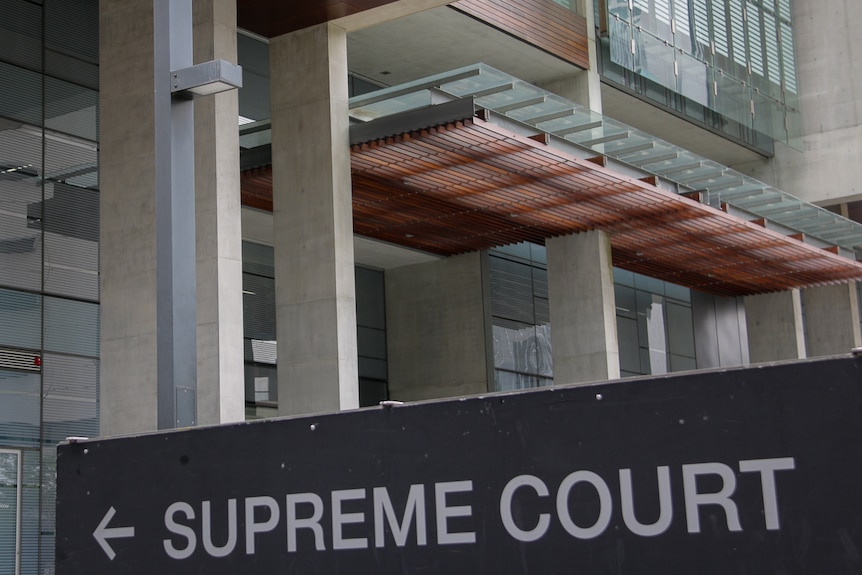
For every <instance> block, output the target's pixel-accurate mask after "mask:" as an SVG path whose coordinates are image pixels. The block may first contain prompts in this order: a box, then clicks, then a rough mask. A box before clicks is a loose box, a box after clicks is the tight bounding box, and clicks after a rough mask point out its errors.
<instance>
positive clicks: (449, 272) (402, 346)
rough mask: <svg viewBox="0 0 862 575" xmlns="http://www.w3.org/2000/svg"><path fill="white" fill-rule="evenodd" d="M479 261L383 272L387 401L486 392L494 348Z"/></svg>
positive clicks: (472, 257) (457, 259) (470, 258)
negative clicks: (387, 374)
mask: <svg viewBox="0 0 862 575" xmlns="http://www.w3.org/2000/svg"><path fill="white" fill-rule="evenodd" d="M481 259H482V256H481V254H480V253H479V252H472V253H468V254H463V255H459V256H453V257H450V258H447V259H445V260H440V261H436V262H430V263H424V264H416V265H411V266H403V267H400V268H395V269H391V270H387V271H386V340H387V347H388V350H387V357H388V358H389V359H388V366H389V395H390V397H391V398H392V399H395V400H399V401H416V400H422V399H438V398H444V397H458V396H462V395H469V394H475V393H486V392H487V391H488V388H489V381H490V379H491V377H492V376H491V372H492V371H493V362H492V363H491V364H490V365H489V360H490V359H491V358H492V353H490V352H489V350H492V349H493V344H492V343H491V342H490V334H489V333H488V332H487V331H486V326H489V325H490V313H489V310H488V309H486V307H485V304H486V302H488V301H489V299H488V298H486V297H485V295H484V290H485V288H486V286H487V282H485V281H483V271H482V265H481Z"/></svg>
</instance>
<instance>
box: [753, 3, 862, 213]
mask: <svg viewBox="0 0 862 575" xmlns="http://www.w3.org/2000/svg"><path fill="white" fill-rule="evenodd" d="M793 9H794V17H793V25H794V39H795V44H796V46H795V47H796V59H797V69H798V80H799V86H800V93H801V107H802V115H803V125H804V134H805V135H804V138H803V140H802V145H803V148H804V149H803V150H802V151H797V150H795V149H793V148H791V147H789V146H787V145H784V144H780V143H776V150H775V152H776V153H775V159H774V160H764V161H759V162H754V163H750V164H743V165H740V166H738V168H739V169H740V170H741V171H744V172H747V173H750V174H751V175H753V176H754V177H756V178H759V179H762V180H764V181H766V182H768V183H771V184H773V185H775V186H777V187H778V188H780V189H782V190H784V191H786V192H789V193H791V194H793V195H795V196H797V197H799V198H802V199H804V200H806V201H808V202H812V203H818V204H823V205H829V204H835V203H838V202H839V201H841V202H844V201H855V200H858V199H862V181H860V180H862V179H860V177H859V166H858V162H859V155H860V151H862V126H860V123H862V122H860V120H862V59H860V58H859V54H862V34H859V29H860V28H862V2H854V1H849V0H846V1H845V0H827V1H824V2H814V1H811V0H809V1H796V2H794V3H793Z"/></svg>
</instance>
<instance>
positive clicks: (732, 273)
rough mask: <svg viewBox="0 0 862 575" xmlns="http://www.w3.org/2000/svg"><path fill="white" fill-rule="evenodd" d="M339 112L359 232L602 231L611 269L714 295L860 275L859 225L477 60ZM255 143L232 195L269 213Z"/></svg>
mask: <svg viewBox="0 0 862 575" xmlns="http://www.w3.org/2000/svg"><path fill="white" fill-rule="evenodd" d="M350 114H351V120H352V121H353V122H354V123H353V124H352V125H351V127H350V142H351V173H352V191H353V222H354V232H355V233H356V234H358V235H361V236H366V237H369V238H374V239H378V240H381V241H385V242H389V243H392V244H397V245H401V246H405V247H408V248H412V249H417V250H422V251H425V252H430V253H434V254H439V255H443V256H447V255H454V254H459V253H464V252H468V251H475V250H481V249H488V248H493V247H498V246H503V245H508V244H513V243H518V242H523V241H530V242H535V243H539V244H542V243H544V241H545V240H546V239H547V238H550V237H555V236H561V235H567V234H573V233H578V232H582V231H587V230H594V229H600V230H604V231H606V232H607V233H608V234H609V236H610V240H611V245H612V248H613V263H614V265H615V266H618V267H620V268H622V269H626V270H630V271H634V272H638V273H642V274H645V275H648V276H652V277H655V278H659V279H662V280H666V281H669V282H672V283H675V284H678V285H683V286H687V287H690V288H694V289H698V290H701V291H704V292H708V293H713V294H719V295H749V294H757V293H765V292H772V291H781V290H786V289H791V288H803V287H810V286H816V285H825V284H834V283H843V282H847V281H851V280H862V264H860V263H859V262H858V261H856V260H857V258H858V257H860V254H862V226H860V225H859V224H858V223H855V222H852V221H850V220H847V219H846V218H842V217H840V216H838V215H836V214H833V213H831V212H828V211H826V210H823V209H822V208H818V207H817V206H813V205H811V204H807V203H805V202H802V201H801V200H799V199H797V198H794V197H793V196H791V195H789V194H786V193H785V192H783V191H781V190H778V189H775V188H773V187H771V186H768V185H766V184H764V183H762V182H759V181H757V180H755V179H753V178H750V177H748V176H746V175H744V174H740V173H738V172H736V171H734V170H732V169H731V168H728V167H726V166H722V165H720V164H717V163H716V162H714V161H711V160H709V159H707V158H703V157H700V156H697V155H695V154H693V153H691V152H689V151H687V150H684V149H682V148H679V147H677V146H674V145H672V144H669V143H667V142H664V141H662V140H660V139H658V138H655V137H654V136H651V135H649V134H645V133H643V132H640V131H638V130H636V129H634V128H632V127H630V126H626V125H625V124H622V123H620V122H617V121H615V120H612V119H610V118H607V117H603V116H602V115H600V114H597V113H595V112H592V111H590V110H587V109H584V108H582V107H580V106H577V105H576V104H574V103H572V102H569V101H568V100H565V99H563V98H560V97H559V96H556V95H554V94H551V93H549V92H546V91H544V90H542V89H540V88H537V87H536V86H532V85H530V84H527V83H525V82H523V81H521V80H518V79H517V78H513V77H511V76H509V75H506V74H504V73H502V72H500V71H499V70H495V69H493V68H490V67H488V66H485V65H483V64H476V65H474V66H468V67H465V68H460V69H458V70H453V71H450V72H445V73H442V74H438V75H436V76H432V77H429V78H423V79H420V80H416V81H415V82H411V83H408V84H404V85H401V86H393V87H391V88H385V89H382V90H380V91H377V92H373V93H370V94H365V95H362V96H357V97H354V98H351V102H350ZM261 129H267V128H266V127H255V128H254V130H256V131H259V130H261ZM264 147H265V146H260V147H259V148H249V149H246V150H245V151H244V158H247V159H248V161H247V162H246V167H247V168H248V169H246V170H244V171H243V174H242V198H243V203H244V204H245V205H247V206H252V207H257V208H261V209H269V210H271V209H272V169H271V167H270V166H268V165H266V164H267V163H268V162H269V161H270V160H269V151H268V150H265V149H261V148H264ZM260 152H263V153H260Z"/></svg>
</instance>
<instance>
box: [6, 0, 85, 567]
mask: <svg viewBox="0 0 862 575" xmlns="http://www.w3.org/2000/svg"><path fill="white" fill-rule="evenodd" d="M3 7H4V8H5V10H4V17H3V19H2V21H0V573H3V574H4V575H6V574H9V575H16V574H21V575H28V574H33V575H36V574H39V575H42V574H46V573H52V572H53V569H54V497H55V490H56V481H55V472H54V470H55V447H56V445H57V443H58V442H59V441H61V440H62V439H64V438H66V437H69V436H95V435H98V433H99V424H98V411H99V397H98V377H99V371H98V365H99V359H98V358H99V306H98V300H99V276H98V270H99V244H98V236H99V193H98V164H97V162H98V148H97V141H98V91H97V90H98V27H97V26H98V1H97V0H44V1H42V2H33V1H26V0H8V1H7V2H5V3H4V4H3Z"/></svg>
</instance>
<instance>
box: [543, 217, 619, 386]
mask: <svg viewBox="0 0 862 575" xmlns="http://www.w3.org/2000/svg"><path fill="white" fill-rule="evenodd" d="M545 246H546V248H547V255H548V296H549V299H550V301H549V303H550V310H551V341H552V345H553V358H554V383H557V384H566V383H582V382H589V381H597V380H606V379H618V378H619V377H620V359H619V355H620V354H619V345H618V342H617V321H616V307H615V304H614V278H613V268H612V264H611V242H610V239H609V238H608V235H607V234H606V233H605V232H602V231H599V230H596V231H591V232H584V233H580V234H574V235H569V236H563V237H557V238H551V239H549V240H547V241H546V242H545Z"/></svg>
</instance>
